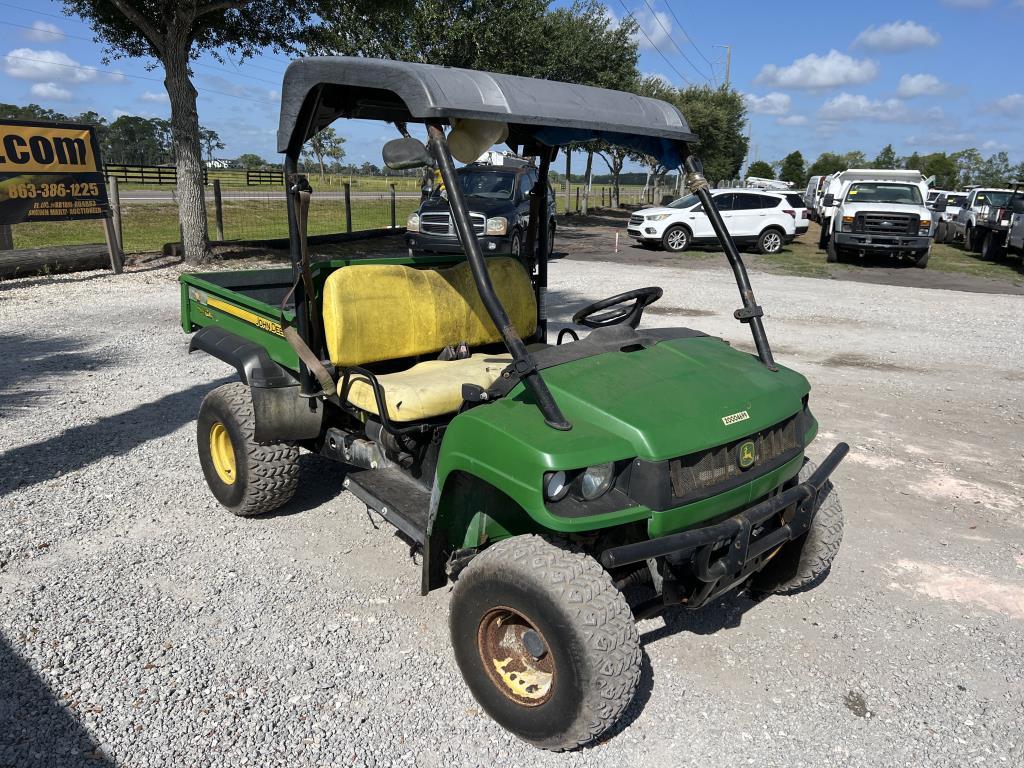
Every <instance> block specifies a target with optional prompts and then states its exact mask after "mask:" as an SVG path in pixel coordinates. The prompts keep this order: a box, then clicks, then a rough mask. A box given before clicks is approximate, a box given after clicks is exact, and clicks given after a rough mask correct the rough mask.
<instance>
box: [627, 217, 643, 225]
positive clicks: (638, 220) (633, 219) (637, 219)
mask: <svg viewBox="0 0 1024 768" xmlns="http://www.w3.org/2000/svg"><path fill="white" fill-rule="evenodd" d="M629 223H630V224H643V223H644V217H643V216H636V215H633V216H630V217H629Z"/></svg>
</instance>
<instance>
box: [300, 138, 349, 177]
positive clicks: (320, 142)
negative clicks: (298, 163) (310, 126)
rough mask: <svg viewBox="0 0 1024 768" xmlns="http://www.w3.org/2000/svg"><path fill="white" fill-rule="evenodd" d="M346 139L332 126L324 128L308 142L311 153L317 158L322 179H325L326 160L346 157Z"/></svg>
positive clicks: (337, 159) (340, 159) (338, 160)
mask: <svg viewBox="0 0 1024 768" xmlns="http://www.w3.org/2000/svg"><path fill="white" fill-rule="evenodd" d="M344 145H345V139H344V137H342V136H339V135H338V134H337V132H336V131H335V130H334V129H333V128H331V127H327V128H324V129H323V130H322V131H320V132H319V133H317V134H315V135H314V136H311V137H310V139H309V140H308V141H307V142H306V146H307V148H308V151H309V154H311V155H312V156H313V157H315V158H316V163H317V165H318V166H319V167H320V181H321V182H323V180H324V160H325V159H329V160H335V161H337V162H339V163H340V162H341V161H342V160H343V159H344V158H345V146H344Z"/></svg>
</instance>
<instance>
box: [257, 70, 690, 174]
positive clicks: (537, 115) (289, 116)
mask: <svg viewBox="0 0 1024 768" xmlns="http://www.w3.org/2000/svg"><path fill="white" fill-rule="evenodd" d="M339 117H351V118H362V119H369V120H386V121H395V120H402V121H409V122H425V121H427V120H441V121H442V122H445V121H448V120H450V119H451V118H474V119H478V120H493V121H498V122H503V123H507V124H508V125H509V141H510V142H520V143H524V142H527V141H529V140H535V141H539V142H540V143H542V144H546V145H549V146H559V145H562V144H566V143H571V142H574V141H584V140H587V139H591V138H604V139H606V140H608V141H609V142H611V143H613V144H622V145H624V146H630V147H633V148H636V149H641V150H643V151H645V152H647V153H648V154H654V155H657V156H659V157H663V158H668V159H669V160H670V161H672V160H674V161H675V162H670V163H666V164H667V165H672V166H674V165H677V164H678V162H681V159H682V156H683V155H684V154H685V148H684V147H683V146H681V144H685V143H693V142H696V141H697V137H696V136H694V135H693V134H692V133H690V128H689V126H688V125H687V123H686V118H685V117H683V115H682V113H681V112H680V111H679V110H678V109H677V108H676V107H674V106H672V105H671V104H669V103H667V102H664V101H660V100H658V99H652V98H648V97H646V96H638V95H636V94H633V93H626V92H624V91H613V90H608V89H605V88H593V87H591V86H586V85H573V84H570V83H560V82H556V81H553V80H540V79H537V78H531V77H518V76H515V75H500V74H495V73H492V72H478V71H475V70H471V69H457V68H454V67H441V66H437V65H434V64H416V63H411V62H403V61H390V60H386V59H367V58H353V57H347V56H319V57H312V58H307V59H299V60H297V61H295V62H293V63H292V64H290V65H289V66H288V70H287V71H286V72H285V76H284V85H283V87H282V92H281V122H280V125H279V127H278V131H277V148H278V151H279V152H288V151H289V149H290V150H291V151H293V152H297V151H298V149H299V147H301V145H302V144H303V143H304V142H305V141H306V139H308V138H309V137H310V136H312V135H313V134H315V133H317V132H318V131H320V130H321V129H323V128H325V127H326V126H328V125H330V123H332V122H334V120H336V119H337V118H339Z"/></svg>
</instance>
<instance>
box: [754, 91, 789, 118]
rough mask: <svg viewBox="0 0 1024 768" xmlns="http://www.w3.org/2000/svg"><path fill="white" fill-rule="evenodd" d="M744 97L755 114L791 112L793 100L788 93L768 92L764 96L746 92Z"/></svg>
mask: <svg viewBox="0 0 1024 768" xmlns="http://www.w3.org/2000/svg"><path fill="white" fill-rule="evenodd" d="M743 99H744V100H745V101H746V102H747V104H748V105H749V107H750V111H751V112H753V113H754V114H755V115H784V114H786V113H787V112H789V107H790V105H791V104H792V102H793V100H792V99H791V98H790V96H789V94H787V93H768V94H765V95H764V96H755V95H754V94H752V93H745V94H743Z"/></svg>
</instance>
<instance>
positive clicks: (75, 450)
mask: <svg viewBox="0 0 1024 768" xmlns="http://www.w3.org/2000/svg"><path fill="white" fill-rule="evenodd" d="M226 381H228V379H223V380H220V381H216V382H213V383H202V384H196V385H195V386H193V387H189V388H188V389H184V390H182V391H180V392H174V393H172V394H170V395H164V396H163V397H161V398H159V399H158V400H154V401H152V402H149V403H143V404H142V405H139V406H136V407H135V408H132V409H131V410H128V411H124V412H122V413H117V414H114V415H112V416H106V417H104V418H101V419H98V420H97V421H94V422H92V423H90V424H82V425H79V426H77V427H71V428H70V429H67V430H65V431H64V432H61V433H60V434H59V435H55V436H53V437H51V438H49V439H47V440H43V441H41V442H38V443H31V444H29V445H23V446H19V447H17V448H12V449H11V450H9V451H7V452H6V453H2V454H0V466H2V467H3V468H4V473H3V476H2V478H0V497H2V496H4V495H5V494H8V493H11V492H12V491H15V490H17V489H21V488H26V487H29V486H33V485H36V484H38V483H41V482H43V481H45V480H50V479H52V478H54V477H58V476H60V475H63V474H66V473H68V472H74V471H75V470H79V469H82V468H83V467H87V466H89V465H90V464H93V463H95V462H97V461H100V460H102V459H106V458H110V457H112V456H122V455H124V454H126V453H128V452H129V451H131V450H132V449H134V448H137V447H138V446H140V445H142V444H143V443H146V442H148V441H150V440H153V439H154V438H157V437H163V436H165V435H169V434H170V433H171V432H173V431H174V430H176V429H177V428H178V427H180V426H181V425H182V424H185V423H187V422H190V421H192V420H193V419H195V417H196V414H197V413H198V411H199V404H200V402H201V401H202V399H203V396H204V395H206V393H207V392H209V391H210V390H211V389H213V388H214V387H216V386H218V385H220V384H222V383H224V382H226Z"/></svg>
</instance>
